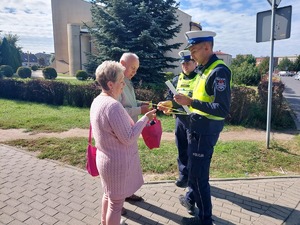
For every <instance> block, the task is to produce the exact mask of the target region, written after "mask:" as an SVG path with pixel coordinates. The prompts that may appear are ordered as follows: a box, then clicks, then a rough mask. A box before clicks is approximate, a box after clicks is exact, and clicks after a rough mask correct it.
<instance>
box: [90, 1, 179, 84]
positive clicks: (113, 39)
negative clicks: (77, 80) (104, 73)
mask: <svg viewBox="0 0 300 225" xmlns="http://www.w3.org/2000/svg"><path fill="white" fill-rule="evenodd" d="M177 9H178V3H176V1H175V0H164V1H161V0H151V1H149V0H127V1H125V0H92V8H91V14H92V22H93V26H88V25H87V26H88V29H89V31H90V33H91V35H92V37H93V40H94V43H95V47H96V50H97V53H96V54H89V55H88V58H89V60H88V61H89V62H88V63H87V64H85V66H86V68H87V70H88V72H89V73H94V72H95V69H96V67H97V66H98V65H99V64H100V63H101V62H103V61H104V60H115V61H119V59H120V57H121V55H122V54H123V53H124V52H134V53H136V54H137V55H138V56H139V58H140V68H139V70H138V73H137V75H136V76H135V77H134V79H133V81H134V83H138V82H139V83H141V82H145V83H156V84H158V83H162V81H164V80H165V78H164V74H163V73H162V72H163V70H164V69H168V68H175V66H174V65H172V63H173V62H175V61H176V60H177V59H175V58H171V57H165V53H166V52H168V51H172V49H178V48H179V46H180V45H181V43H176V44H168V42H167V41H168V40H171V39H173V38H174V37H175V36H176V34H178V33H179V32H180V28H181V25H178V24H177V16H176V10H177Z"/></svg>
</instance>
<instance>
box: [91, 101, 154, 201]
mask: <svg viewBox="0 0 300 225" xmlns="http://www.w3.org/2000/svg"><path fill="white" fill-rule="evenodd" d="M90 120H91V125H92V131H93V136H94V139H95V145H96V147H97V149H98V150H97V167H98V170H99V174H100V179H101V182H102V186H103V189H104V192H105V193H106V194H107V195H108V196H109V197H110V198H112V199H122V198H126V197H128V196H131V195H132V194H134V193H135V192H136V191H137V190H138V189H139V188H140V187H141V186H142V185H143V183H144V181H143V176H142V169H141V165H140V158H139V152H138V145H137V140H138V138H139V136H140V134H141V132H142V130H143V128H144V127H145V125H146V123H147V121H148V118H147V117H146V116H143V117H142V118H141V119H140V120H138V121H137V122H136V123H135V124H134V122H133V120H132V119H131V117H130V116H129V115H128V113H127V112H126V110H125V109H124V107H123V106H122V104H121V103H120V102H118V101H117V100H115V99H114V98H112V97H109V96H101V95H99V96H97V97H96V98H95V99H94V101H93V103H92V105H91V109H90Z"/></svg>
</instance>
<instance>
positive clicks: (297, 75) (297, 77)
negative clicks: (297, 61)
mask: <svg viewBox="0 0 300 225" xmlns="http://www.w3.org/2000/svg"><path fill="white" fill-rule="evenodd" d="M294 78H295V80H300V71H298V73H296V75H295V76H294Z"/></svg>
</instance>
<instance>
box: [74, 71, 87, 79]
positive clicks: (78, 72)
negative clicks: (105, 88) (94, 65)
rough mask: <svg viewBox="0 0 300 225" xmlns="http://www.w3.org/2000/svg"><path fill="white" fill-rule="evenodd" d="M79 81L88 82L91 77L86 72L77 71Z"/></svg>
mask: <svg viewBox="0 0 300 225" xmlns="http://www.w3.org/2000/svg"><path fill="white" fill-rule="evenodd" d="M75 76H76V78H77V80H87V79H88V77H89V75H88V73H87V72H85V71H84V70H77V71H76V74H75Z"/></svg>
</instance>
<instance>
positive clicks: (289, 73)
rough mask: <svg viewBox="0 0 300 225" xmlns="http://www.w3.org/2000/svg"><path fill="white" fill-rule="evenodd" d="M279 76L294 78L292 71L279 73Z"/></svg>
mask: <svg viewBox="0 0 300 225" xmlns="http://www.w3.org/2000/svg"><path fill="white" fill-rule="evenodd" d="M278 76H293V73H291V72H290V71H279V73H278Z"/></svg>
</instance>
